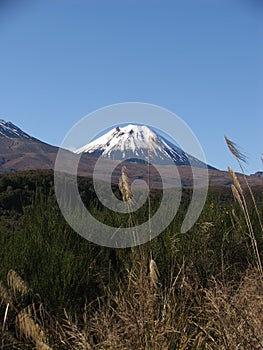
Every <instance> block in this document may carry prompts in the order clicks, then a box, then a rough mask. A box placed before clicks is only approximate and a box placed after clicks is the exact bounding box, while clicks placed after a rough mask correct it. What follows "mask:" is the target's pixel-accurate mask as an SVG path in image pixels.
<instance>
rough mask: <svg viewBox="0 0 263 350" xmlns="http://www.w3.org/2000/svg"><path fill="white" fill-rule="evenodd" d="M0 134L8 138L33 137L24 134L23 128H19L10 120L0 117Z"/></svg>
mask: <svg viewBox="0 0 263 350" xmlns="http://www.w3.org/2000/svg"><path fill="white" fill-rule="evenodd" d="M0 135H2V136H5V137H8V138H10V137H11V138H13V137H14V138H26V139H33V137H31V136H30V135H28V134H26V133H25V132H24V131H23V130H21V129H19V128H18V127H17V126H16V125H14V124H13V123H11V122H7V121H5V120H3V119H0Z"/></svg>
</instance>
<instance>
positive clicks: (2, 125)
mask: <svg viewBox="0 0 263 350" xmlns="http://www.w3.org/2000/svg"><path fill="white" fill-rule="evenodd" d="M0 145H1V146H0V172H1V173H6V172H10V171H18V170H28V169H53V167H54V162H55V159H56V154H57V150H58V148H57V147H54V146H51V145H48V144H46V143H44V142H42V141H40V140H38V139H36V138H34V137H32V136H30V135H28V134H27V133H25V132H24V131H22V130H21V129H20V128H18V127H17V126H16V125H14V124H13V123H11V122H7V121H5V120H0Z"/></svg>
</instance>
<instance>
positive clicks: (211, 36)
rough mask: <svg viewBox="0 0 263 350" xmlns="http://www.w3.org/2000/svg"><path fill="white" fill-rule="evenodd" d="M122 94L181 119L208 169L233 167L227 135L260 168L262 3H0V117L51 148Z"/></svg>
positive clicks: (256, 0) (22, 0)
mask: <svg viewBox="0 0 263 350" xmlns="http://www.w3.org/2000/svg"><path fill="white" fill-rule="evenodd" d="M125 101H139V102H148V103H153V104H157V105H160V106H162V107H164V108H167V109H169V110H171V111H173V112H174V113H176V114H177V115H179V116H180V117H181V118H182V119H184V120H185V122H186V123H187V124H188V125H189V126H190V127H191V128H192V130H193V132H194V133H195V134H196V136H197V137H198V139H199V141H200V143H201V144H202V146H203V149H204V151H205V154H206V158H207V161H208V163H209V164H211V165H213V166H216V167H218V168H220V169H226V168H227V166H228V165H230V166H232V167H233V168H234V169H237V167H236V165H235V162H234V160H233V159H232V157H231V155H230V154H229V152H228V151H227V148H226V146H225V143H224V138H223V137H224V135H225V134H226V135H228V136H229V138H231V139H232V140H234V141H235V142H236V143H237V144H239V145H240V146H241V148H242V150H243V151H244V152H246V154H247V156H248V161H249V164H248V166H247V171H248V173H252V172H255V171H257V170H262V168H263V164H262V163H261V161H260V155H261V153H263V142H262V139H263V4H262V1H261V0H236V1H234V0H192V1H190V0H182V1H176V0H174V1H166V0H151V1H150V0H148V1H147V0H119V1H116V0H105V1H100V0H93V1H92V0H42V1H40V0H1V2H0V118H2V119H6V120H10V121H12V122H13V123H15V124H17V125H18V126H19V127H21V128H22V129H23V130H25V131H26V132H28V133H29V134H32V135H33V136H35V137H37V138H39V139H41V140H43V141H45V142H48V143H51V144H54V145H59V144H60V143H61V141H62V139H63V138H64V135H65V134H66V132H67V131H68V130H69V129H70V128H71V126H72V125H73V124H75V123H76V122H77V121H78V120H79V119H80V118H82V117H83V116H85V115H86V114H88V113H90V112H92V111H93V110H95V109H97V108H100V107H103V106H106V105H109V104H113V103H118V102H125ZM102 129H103V126H102Z"/></svg>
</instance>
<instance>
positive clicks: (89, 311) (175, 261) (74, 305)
mask: <svg viewBox="0 0 263 350" xmlns="http://www.w3.org/2000/svg"><path fill="white" fill-rule="evenodd" d="M79 191H80V194H81V196H82V198H83V201H84V203H85V204H86V205H87V206H88V207H89V209H90V210H91V211H92V214H93V215H94V216H95V217H96V218H98V219H99V220H101V221H102V222H109V221H110V222H111V223H112V224H116V222H118V223H119V224H122V223H125V222H127V217H126V216H125V215H126V214H123V216H122V217H121V218H120V217H119V216H118V217H117V214H114V213H112V212H110V211H109V210H108V209H106V208H104V207H103V206H101V204H100V203H99V201H98V198H97V197H96V194H95V192H94V189H93V186H92V183H91V181H90V180H88V179H84V178H81V179H79ZM113 191H114V192H115V193H116V196H117V197H120V196H121V195H120V192H119V190H118V188H117V187H116V188H113ZM254 193H255V200H256V202H257V204H258V208H259V214H260V216H261V217H262V200H263V196H262V189H260V188H257V189H255V191H254ZM160 198H161V193H160V192H158V191H155V192H153V193H152V195H151V210H152V213H153V212H154V211H155V210H156V209H157V208H158V204H159V201H160ZM190 198H191V190H190V189H188V190H184V191H183V198H182V203H181V206H180V210H179V212H178V213H177V215H176V217H175V219H174V221H173V222H172V223H171V224H170V226H169V227H168V228H167V229H166V230H165V232H163V233H162V234H161V235H159V236H158V237H157V238H155V239H154V240H152V241H151V242H149V243H147V244H145V245H142V246H139V247H136V248H130V249H111V248H106V247H100V246H97V245H95V244H93V243H91V242H88V241H86V240H85V239H83V238H82V237H80V236H79V235H78V234H76V233H75V232H74V231H73V230H72V229H71V228H70V227H69V225H68V224H67V223H66V222H65V220H64V218H63V217H62V215H61V213H60V210H59V208H58V205H57V202H56V198H55V194H54V184H53V173H52V172H51V171H42V172H40V171H31V172H24V173H16V174H9V175H2V176H0V215H1V219H0V280H1V281H2V282H0V300H2V303H1V304H0V328H1V330H0V332H1V337H0V338H2V344H1V345H2V349H13V348H18V349H24V348H32V347H36V348H39V349H48V348H56V349H60V348H65V349H68V348H72V349H96V348H98V349H139V348H140V349H160V348H163V349H192V348H193V349H195V348H196V349H205V348H207V349H217V348H219V347H220V346H221V348H224V349H227V348H229V349H230V348H233V349H234V348H235V346H236V345H235V344H237V341H238V342H240V344H241V345H240V348H243V349H245V348H253V346H254V343H255V342H257V343H259V342H262V337H261V338H259V335H258V334H257V329H256V328H255V326H254V325H253V327H252V328H253V329H254V330H253V332H254V334H250V335H249V337H250V338H251V343H246V342H248V339H245V340H244V341H243V343H242V339H241V340H240V339H239V338H238V334H237V335H235V337H236V338H235V340H234V342H233V344H234V345H233V344H232V343H231V339H232V336H233V330H231V327H232V326H233V325H234V323H235V322H238V319H239V318H240V317H241V316H240V314H237V315H236V316H235V312H236V313H237V311H236V310H238V307H240V309H242V305H239V304H238V303H240V300H241V299H242V297H243V298H244V300H246V302H247V303H248V304H249V302H250V301H249V300H248V299H246V298H245V297H244V295H243V294H242V293H243V292H242V290H241V291H240V289H239V293H241V294H242V295H243V296H242V295H241V296H240V295H239V296H238V297H237V296H236V295H234V292H235V289H236V287H237V286H241V285H242V286H244V285H245V287H246V288H250V287H249V286H250V284H249V282H248V281H250V280H251V279H252V280H253V281H254V282H253V283H254V284H253V285H255V288H258V290H259V289H262V288H261V284H260V283H261V282H262V281H261V279H260V278H259V277H258V273H257V271H258V270H257V267H258V265H257V263H258V262H257V256H256V255H255V251H254V248H253V245H251V237H250V235H249V234H248V232H247V228H246V220H245V217H244V215H243V212H242V208H241V207H240V203H236V202H234V200H233V199H232V194H231V189H230V188H225V187H224V188H223V187H222V188H210V190H209V193H208V196H207V201H206V205H205V207H204V209H203V212H202V214H201V216H200V218H199V220H198V222H197V223H196V224H195V225H194V227H193V228H192V229H191V230H190V231H188V232H187V233H185V234H181V233H180V226H181V222H182V219H183V217H184V213H185V211H186V210H187V205H188V203H189V200H190ZM247 204H248V210H249V217H250V219H251V222H252V224H253V229H254V233H255V237H254V239H255V240H256V243H257V248H258V251H259V253H260V254H261V253H262V252H263V237H262V228H261V226H260V221H259V220H258V216H257V213H256V211H255V207H254V205H253V203H252V201H251V200H250V199H249V198H248V202H247ZM127 215H128V214H127ZM137 216H138V217H137V218H136V219H137V220H138V221H142V222H143V221H147V220H148V207H147V203H146V204H145V206H144V207H143V208H142V210H141V211H140V212H139V213H137ZM261 258H262V256H260V259H261ZM157 268H158V269H157ZM255 268H256V270H255ZM255 271H256V272H255ZM245 276H246V278H247V279H244V278H245ZM251 276H252V277H251ZM261 277H262V276H261ZM246 283H247V285H248V286H247V285H246ZM220 293H221V294H220ZM218 295H220V298H221V299H220V300H219V299H216V296H218ZM233 295H234V296H233ZM225 296H226V298H227V299H228V300H230V299H231V298H232V297H233V298H234V299H233V303H232V304H233V305H232V304H231V303H230V304H229V305H230V306H229V308H231V307H232V308H233V310H235V312H234V311H233V310H232V311H231V310H230V309H229V310H228V312H227V307H228V306H227V305H228V304H227V303H225ZM257 297H258V298H259V299H258V302H259V301H260V303H262V304H260V305H263V302H262V298H263V296H262V294H258V295H257ZM235 298H236V299H235ZM260 298H261V299H260ZM235 300H236V301H235ZM220 302H221V303H220ZM235 302H236V304H235ZM217 303H218V304H217ZM249 307H251V305H250V306H249ZM219 309H220V310H219ZM230 311H231V312H230ZM216 312H218V314H216ZM229 312H230V313H232V316H230V315H229ZM224 313H226V314H225V315H224ZM21 315H24V316H23V317H24V318H21V317H22V316H21ZM73 316H74V317H73ZM216 317H218V319H219V318H220V317H224V320H223V321H224V322H225V323H226V325H225V324H223V326H222V325H221V328H222V327H223V331H222V332H221V333H220V331H221V329H220V326H219V325H220V324H221V323H222V322H221V321H222V320H221V321H220V319H219V320H217V318H216ZM228 317H229V318H230V319H229V320H228ZM231 317H233V318H234V317H236V319H235V320H234V319H233V320H232V321H231ZM246 317H247V316H246ZM211 318H213V319H214V323H213V322H212V321H211ZM28 319H30V320H31V321H32V322H31V321H29V325H28V323H27V322H26V320H28ZM261 321H262V320H261ZM30 322H31V325H30ZM220 322H221V323H220ZM227 322H229V325H228V326H227ZM231 322H232V323H231ZM240 322H241V321H240ZM245 322H250V323H251V322H252V321H250V320H249V321H248V320H245ZM241 323H242V322H241ZM217 326H218V327H217ZM261 326H262V324H261ZM34 327H35V328H34ZM37 327H38V328H37ZM227 327H228V328H227ZM247 327H248V328H249V327H250V324H249V325H248V326H247ZM28 328H29V329H28ZM234 328H236V327H235V326H234ZM252 328H251V329H252ZM40 329H42V331H40ZM249 329H250V328H249ZM249 331H251V330H249ZM41 332H42V333H41ZM227 332H228V333H227ZM251 332H252V331H251ZM253 332H252V333H253ZM44 333H45V336H44V335H43V334H44ZM223 333H224V334H223ZM41 334H42V335H41ZM222 334H223V335H222ZM249 337H248V338H249ZM237 339H238V340H237ZM235 341H236V343H235ZM14 344H15V345H14ZM47 344H48V345H47ZM231 344H232V345H231ZM1 345H0V346H1ZM48 346H49V347H48ZM224 346H225V347H224ZM227 346H229V347H227ZM246 346H248V347H246ZM261 347H263V344H262V343H261Z"/></svg>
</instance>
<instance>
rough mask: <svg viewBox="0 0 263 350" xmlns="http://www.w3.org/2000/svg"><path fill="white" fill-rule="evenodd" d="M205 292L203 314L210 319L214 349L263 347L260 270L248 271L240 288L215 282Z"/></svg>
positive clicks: (262, 283) (262, 302)
mask: <svg viewBox="0 0 263 350" xmlns="http://www.w3.org/2000/svg"><path fill="white" fill-rule="evenodd" d="M205 293H206V304H205V308H204V311H205V313H206V317H207V318H208V319H210V320H211V331H212V332H213V333H214V339H216V347H215V348H217V349H222V350H231V349H233V350H234V349H242V350H247V349H262V348H263V332H262V329H263V281H262V278H261V275H260V274H259V272H258V270H248V271H247V274H246V276H245V277H244V278H243V280H242V281H241V283H240V284H239V285H238V286H234V285H230V284H229V285H226V284H222V283H219V282H218V281H216V280H215V279H214V281H213V285H212V286H211V288H210V289H207V290H206V291H205Z"/></svg>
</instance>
